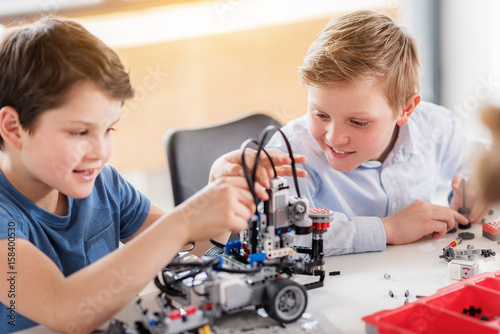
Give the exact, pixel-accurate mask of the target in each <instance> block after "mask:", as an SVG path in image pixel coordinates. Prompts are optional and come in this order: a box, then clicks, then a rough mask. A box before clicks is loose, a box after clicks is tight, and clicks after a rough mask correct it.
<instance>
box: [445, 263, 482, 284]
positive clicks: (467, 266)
mask: <svg viewBox="0 0 500 334" xmlns="http://www.w3.org/2000/svg"><path fill="white" fill-rule="evenodd" d="M448 274H449V276H450V279H452V280H456V281H460V280H462V279H466V278H469V277H472V276H476V275H477V274H479V266H478V265H477V263H476V262H473V261H465V260H453V261H451V262H450V263H448Z"/></svg>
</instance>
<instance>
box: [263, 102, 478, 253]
mask: <svg viewBox="0 0 500 334" xmlns="http://www.w3.org/2000/svg"><path fill="white" fill-rule="evenodd" d="M282 131H283V132H284V133H285V135H286V136H287V138H288V140H289V142H290V144H291V147H292V150H293V153H299V154H304V155H306V156H307V159H308V160H307V163H306V164H304V165H303V166H301V167H303V168H304V169H306V170H307V172H308V176H307V177H306V178H303V179H299V187H300V192H301V195H302V196H304V197H306V198H307V199H308V200H309V201H310V207H311V208H314V207H318V208H326V209H330V210H332V211H334V212H335V215H334V220H333V222H332V223H331V227H330V229H329V230H328V231H327V232H326V233H325V235H324V252H325V255H334V254H335V255H338V254H346V253H359V252H369V251H381V250H384V249H385V246H386V235H385V229H384V226H383V224H382V221H381V220H380V218H379V217H386V216H389V215H392V214H394V213H395V212H397V211H399V210H401V209H403V208H405V207H406V206H408V205H410V204H411V203H412V202H413V201H415V200H417V199H421V200H424V201H427V202H431V196H432V195H433V194H434V192H435V191H436V189H437V187H438V186H440V185H443V183H447V184H448V185H449V186H450V191H451V179H452V177H453V175H454V173H455V172H457V171H459V170H461V171H462V172H464V173H465V174H467V171H466V170H464V169H463V165H464V162H465V161H466V157H467V156H469V155H470V152H471V151H472V150H473V149H474V147H475V146H474V145H476V144H477V143H473V142H472V141H470V140H467V138H466V137H465V135H464V133H463V131H462V128H461V127H460V125H459V124H458V123H457V121H456V120H455V117H454V116H453V114H452V113H451V112H450V111H449V110H447V109H445V108H443V107H440V106H437V105H435V104H432V103H428V102H421V103H420V104H419V105H418V106H417V108H416V109H415V110H414V112H413V114H412V116H411V117H410V119H409V122H408V123H407V124H406V125H404V126H402V127H401V128H400V129H399V134H398V138H397V140H396V142H395V144H394V147H393V149H392V150H391V151H390V152H389V154H388V156H387V158H386V160H385V161H384V163H383V164H382V163H380V162H379V161H366V162H364V163H363V164H361V165H360V166H359V167H357V168H356V169H354V170H352V171H350V172H347V173H343V172H339V171H337V170H335V169H333V168H332V167H331V166H330V164H329V163H328V161H327V159H326V157H325V154H324V153H323V151H322V150H321V148H320V147H319V146H318V145H317V144H316V142H315V141H314V139H313V138H312V137H311V136H310V134H309V132H308V130H307V116H306V115H304V116H302V117H299V118H297V119H295V120H292V121H290V122H289V123H288V124H287V125H286V126H284V127H283V128H282ZM267 147H278V148H280V149H282V150H283V151H287V149H286V146H285V144H284V141H283V139H282V137H281V134H279V133H275V135H274V136H273V137H272V138H271V140H270V142H269V143H268V145H267ZM288 182H289V186H290V188H291V189H293V188H294V187H293V181H292V180H291V179H290V178H288ZM292 193H293V191H292ZM297 239H298V240H297V242H298V244H300V245H310V236H300V237H298V238H297Z"/></svg>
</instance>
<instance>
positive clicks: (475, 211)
mask: <svg viewBox="0 0 500 334" xmlns="http://www.w3.org/2000/svg"><path fill="white" fill-rule="evenodd" d="M462 179H463V176H462V174H461V173H456V174H455V175H454V176H453V180H452V181H451V188H452V189H453V198H452V199H451V202H450V208H451V209H454V210H458V209H459V208H461V207H463V195H464V194H463V188H462ZM464 182H465V196H466V197H465V206H466V207H467V208H469V209H470V213H469V214H468V216H467V219H468V222H471V223H472V224H476V223H480V222H481V220H482V219H483V218H484V216H485V215H486V213H487V212H488V211H489V209H490V205H489V204H488V203H486V202H485V201H484V200H481V199H480V198H479V197H478V196H476V194H477V192H476V189H478V188H477V183H476V182H474V179H471V180H468V181H465V180H464ZM465 224H467V222H466V223H465Z"/></svg>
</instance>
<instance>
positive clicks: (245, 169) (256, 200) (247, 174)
mask: <svg viewBox="0 0 500 334" xmlns="http://www.w3.org/2000/svg"><path fill="white" fill-rule="evenodd" d="M256 143H257V141H256V140H255V139H247V140H245V141H244V142H243V144H242V145H241V147H242V149H241V164H242V165H243V174H244V175H245V179H246V180H247V184H248V188H249V189H250V192H251V193H252V196H253V200H254V203H255V207H256V208H257V205H258V204H259V198H258V197H257V194H256V192H255V188H254V182H253V180H252V179H251V178H250V172H249V170H248V166H247V164H246V161H245V150H246V149H247V148H248V146H249V145H250V144H256ZM256 210H257V209H256Z"/></svg>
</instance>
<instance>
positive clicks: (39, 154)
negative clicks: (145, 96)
mask: <svg viewBox="0 0 500 334" xmlns="http://www.w3.org/2000/svg"><path fill="white" fill-rule="evenodd" d="M0 73H1V75H0V146H1V150H0V171H1V173H0V258H2V261H1V264H0V302H1V304H2V305H1V307H0V332H1V333H9V332H12V331H18V330H21V329H24V328H28V327H31V326H34V325H36V324H37V323H38V324H42V325H45V326H46V327H49V328H51V329H54V330H57V331H61V332H70V333H87V332H90V331H91V330H93V329H95V328H96V327H98V326H99V325H100V324H102V323H103V322H105V321H106V320H108V319H109V318H110V317H111V316H112V315H113V314H115V313H116V312H117V311H119V310H120V309H121V308H123V307H124V306H126V305H127V304H128V303H129V302H130V301H131V300H132V299H133V298H134V296H135V295H136V294H137V293H138V292H139V291H140V290H141V289H142V288H144V286H145V285H146V284H147V283H148V282H149V281H150V280H151V279H153V278H154V276H155V275H156V274H157V273H158V272H159V271H160V270H161V269H162V268H163V267H164V266H165V265H166V264H168V262H169V261H170V260H171V259H172V258H173V256H174V255H175V254H176V252H177V251H178V250H180V249H182V248H183V247H184V245H186V243H188V242H191V241H199V240H207V239H210V238H214V237H216V236H219V235H222V234H227V233H229V232H231V231H234V232H238V231H240V230H242V229H244V228H245V227H246V225H247V221H248V219H249V218H250V217H251V215H252V214H253V213H254V211H255V204H254V199H253V197H252V195H251V193H250V191H248V187H247V183H246V181H245V179H244V178H243V177H224V172H223V171H220V172H219V178H218V179H217V180H214V181H213V182H211V183H210V184H209V185H208V186H207V187H206V188H204V189H203V190H202V191H200V192H199V193H198V194H196V195H195V196H193V197H192V198H190V199H188V200H187V201H186V202H184V203H183V204H181V205H179V206H177V207H176V208H175V209H174V210H173V211H172V212H170V213H165V211H164V210H163V209H161V208H160V207H158V206H156V205H155V204H153V203H150V201H149V199H148V198H147V197H146V196H144V195H143V194H141V193H140V192H139V191H137V190H136V189H134V187H133V186H132V185H131V184H129V183H128V182H127V181H126V180H125V179H124V178H123V177H122V176H121V175H120V174H119V173H118V171H117V170H116V169H115V168H114V167H112V166H111V165H108V164H107V161H108V160H109V158H110V156H111V152H112V131H113V130H114V127H115V125H116V123H117V122H118V120H119V117H120V108H121V106H122V104H123V103H124V101H125V100H127V99H129V98H131V97H132V96H133V95H134V91H133V88H132V86H131V84H130V81H129V76H128V74H127V73H126V72H125V70H124V67H123V65H122V63H121V61H120V59H119V58H118V56H117V55H116V53H115V52H114V51H112V50H111V49H110V48H109V47H108V46H106V45H105V44H104V43H103V42H102V41H100V40H99V39H97V38H96V37H95V36H93V35H92V34H90V33H89V32H88V31H87V30H85V29H84V28H83V27H82V26H81V25H80V24H78V23H76V22H72V21H69V20H63V19H57V18H45V19H41V20H39V21H38V22H36V23H35V24H33V25H30V26H28V27H23V28H18V29H14V30H12V31H10V32H8V33H6V35H5V36H3V39H2V41H1V44H0ZM275 163H276V164H277V165H281V166H282V167H285V170H286V166H283V165H284V164H289V163H290V161H289V158H288V157H287V156H286V155H285V154H281V155H279V154H277V155H276V160H275ZM263 168H266V167H265V166H263ZM262 171H263V170H260V171H259V173H262ZM284 173H285V174H286V173H287V172H286V171H284ZM256 191H257V193H258V194H259V197H261V198H263V199H266V198H267V194H266V193H265V191H264V190H263V189H262V188H261V187H259V188H257V189H256ZM120 240H121V241H123V242H124V243H125V246H124V247H120V248H119V249H118V245H119V241H120Z"/></svg>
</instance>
